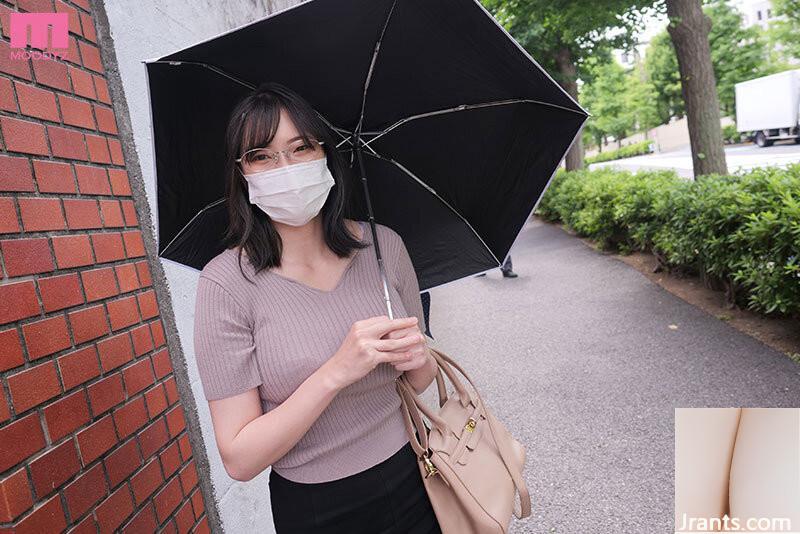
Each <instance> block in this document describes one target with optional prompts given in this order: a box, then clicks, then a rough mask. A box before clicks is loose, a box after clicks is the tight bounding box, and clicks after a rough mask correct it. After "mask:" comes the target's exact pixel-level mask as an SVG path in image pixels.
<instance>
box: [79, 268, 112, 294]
mask: <svg viewBox="0 0 800 534" xmlns="http://www.w3.org/2000/svg"><path fill="white" fill-rule="evenodd" d="M81 279H82V280H83V287H85V288H86V299H87V300H88V301H89V302H94V301H95V300H100V299H105V298H108V297H113V296H114V295H117V294H119V289H117V279H116V277H115V276H114V268H113V267H103V268H100V269H92V270H91V271H83V272H81Z"/></svg>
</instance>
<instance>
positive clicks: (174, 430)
mask: <svg viewBox="0 0 800 534" xmlns="http://www.w3.org/2000/svg"><path fill="white" fill-rule="evenodd" d="M166 417H167V428H168V429H169V435H170V437H172V438H174V437H175V436H177V435H178V434H180V433H181V432H183V431H184V430H185V429H186V419H185V418H184V416H183V406H181V405H178V406H175V407H174V408H172V409H171V410H170V411H168V412H167V416H166Z"/></svg>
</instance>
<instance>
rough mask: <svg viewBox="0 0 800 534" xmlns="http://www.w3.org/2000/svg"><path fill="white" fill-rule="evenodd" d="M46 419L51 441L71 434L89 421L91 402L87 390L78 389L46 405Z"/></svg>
mask: <svg viewBox="0 0 800 534" xmlns="http://www.w3.org/2000/svg"><path fill="white" fill-rule="evenodd" d="M44 419H45V422H46V424H47V433H48V434H49V436H50V441H51V442H56V441H58V440H60V439H61V438H63V437H65V436H67V435H68V434H71V433H72V432H74V431H75V430H76V429H78V428H80V427H81V426H83V425H85V424H86V423H88V422H89V404H88V401H87V399H86V392H85V391H83V390H79V391H76V392H75V393H73V394H72V395H69V396H67V397H64V398H62V399H59V400H57V401H56V402H54V403H53V404H51V405H49V406H47V407H45V409H44Z"/></svg>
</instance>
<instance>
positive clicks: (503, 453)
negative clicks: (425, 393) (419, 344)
mask: <svg viewBox="0 0 800 534" xmlns="http://www.w3.org/2000/svg"><path fill="white" fill-rule="evenodd" d="M428 348H429V349H430V351H431V354H432V355H433V357H434V358H435V359H436V362H437V363H438V364H439V367H440V368H442V369H444V370H445V374H446V375H447V377H448V378H450V379H451V380H452V381H453V383H454V385H456V383H458V384H459V385H461V388H462V389H463V387H464V386H463V384H461V383H460V381H458V379H457V378H455V373H453V371H452V368H450V365H452V366H453V367H455V368H456V369H457V370H458V372H459V373H461V374H462V375H463V376H464V378H466V379H467V381H468V382H469V384H470V385H471V386H472V389H473V390H474V392H475V395H476V397H477V399H478V401H479V402H480V406H482V407H484V406H485V404H484V402H483V398H482V397H481V395H480V392H479V391H478V388H477V387H476V386H475V383H474V382H473V381H472V379H471V378H470V377H469V375H468V374H467V373H466V371H464V369H463V368H462V367H461V366H460V365H459V364H458V363H456V362H455V361H454V360H453V359H452V358H451V357H450V356H448V355H447V354H445V353H443V352H441V351H439V350H437V349H435V348H433V347H428ZM448 364H449V365H448ZM438 378H439V372H438V370H437V379H438ZM396 382H397V383H398V385H399V387H402V388H403V389H404V393H405V394H406V395H409V397H410V398H409V399H406V398H404V395H403V394H401V396H400V397H401V400H402V401H403V405H404V407H405V408H406V410H407V411H408V412H409V413H410V414H411V417H412V418H415V419H419V420H420V421H421V417H420V415H419V412H420V411H422V413H424V414H425V416H427V417H428V418H429V419H430V420H431V421H432V422H433V424H434V425H436V426H439V427H440V430H444V431H445V432H447V431H449V428H448V427H447V424H446V423H444V421H443V420H441V418H440V417H439V416H438V415H433V414H432V412H431V410H430V408H428V406H427V405H426V404H425V403H424V402H422V401H421V400H420V399H419V397H418V396H417V394H416V392H414V389H413V387H411V386H410V383H408V378H407V377H406V376H405V375H404V374H403V375H400V376H399V377H398V378H397V379H396ZM401 382H402V385H400V383H401ZM438 385H439V382H438V380H437V387H438ZM438 389H439V392H440V393H441V389H442V388H438ZM456 389H458V385H456ZM398 391H399V388H398ZM462 398H463V397H462ZM409 400H410V401H411V402H410V404H413V405H414V408H416V409H415V410H412V409H411V406H410V404H409V402H408V401H409ZM445 400H446V398H445ZM442 404H443V403H442V402H441V397H440V406H441V405H442ZM473 404H474V403H473ZM465 406H466V405H465ZM431 415H433V417H431ZM437 420H438V421H437ZM486 421H487V422H488V423H489V431H490V432H491V434H492V439H494V442H495V444H496V445H497V451H498V453H499V454H500V458H501V459H502V460H503V464H504V465H505V467H506V471H508V474H509V475H510V476H511V480H512V481H513V482H514V486H515V487H516V489H517V492H518V494H519V505H520V506H519V508H520V511H519V513H517V510H516V509H515V510H514V515H515V516H516V517H517V518H518V519H522V518H523V517H527V516H529V515H530V513H531V498H530V493H529V492H528V488H527V486H526V485H525V482H524V480H522V477H521V475H520V474H519V473H517V472H516V470H514V469H512V467H511V458H513V457H514V456H513V452H512V451H511V450H510V449H509V448H508V445H509V444H508V443H507V442H506V441H505V440H498V439H497V434H496V432H495V429H494V425H493V424H492V416H491V414H487V417H486ZM439 423H443V424H444V427H441V426H440V424H439ZM407 428H408V426H407ZM417 430H418V432H419V433H420V434H422V433H423V432H425V428H424V424H423V426H422V429H420V426H419V425H418V426H417ZM409 434H413V432H410V433H409ZM415 441H416V440H415ZM417 445H418V446H419V447H422V445H421V444H420V443H419V442H417ZM427 445H428V440H427V436H426V438H425V446H424V447H422V448H423V452H424V453H425V454H427V451H428V446H427ZM412 448H415V447H414V443H412ZM415 450H416V448H415ZM423 452H419V451H418V453H419V454H423ZM514 504H515V505H516V499H515V503H514ZM515 508H516V507H515Z"/></svg>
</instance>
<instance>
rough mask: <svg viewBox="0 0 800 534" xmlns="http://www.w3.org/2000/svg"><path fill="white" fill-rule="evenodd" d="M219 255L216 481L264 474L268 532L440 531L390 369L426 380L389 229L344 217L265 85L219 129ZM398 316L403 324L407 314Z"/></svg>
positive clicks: (399, 245)
mask: <svg viewBox="0 0 800 534" xmlns="http://www.w3.org/2000/svg"><path fill="white" fill-rule="evenodd" d="M226 144H227V160H226V161H227V169H226V180H227V182H226V193H227V199H228V214H229V220H230V222H229V227H228V229H227V233H226V236H225V240H226V247H227V248H226V250H224V251H223V252H222V253H220V254H219V255H217V256H216V257H215V258H213V259H212V260H211V261H210V262H209V263H208V264H207V265H206V266H205V267H204V268H203V271H202V273H201V275H200V279H199V282H198V289H197V303H196V314H195V330H194V338H195V355H196V359H197V365H198V369H199V373H200V378H201V382H202V386H203V391H204V394H205V396H206V399H207V400H208V404H209V408H210V411H211V419H212V423H213V427H214V435H215V439H216V442H217V447H218V449H219V452H220V456H221V458H222V462H223V464H224V466H225V469H226V471H227V472H228V474H229V475H230V476H231V477H232V478H234V479H236V480H250V479H252V478H253V477H254V476H256V475H258V474H259V473H261V472H262V471H263V470H265V469H266V468H267V467H269V466H272V470H271V472H270V475H269V486H270V499H271V504H272V513H273V519H274V522H275V527H276V529H277V532H278V533H279V534H280V533H290V532H309V533H310V532H314V533H327V532H347V533H358V532H364V533H373V532H387V533H388V532H392V533H394V532H397V533H401V532H403V533H406V532H419V533H423V532H424V533H428V532H440V531H439V526H438V523H437V522H436V518H435V515H434V513H433V509H432V507H431V504H430V501H429V500H428V496H427V493H426V492H425V489H424V486H423V484H422V478H421V474H420V472H419V468H418V466H417V461H416V457H415V454H414V452H413V450H412V449H411V446H410V443H409V441H408V435H407V431H406V428H405V426H404V423H403V419H402V413H401V411H400V398H399V396H398V395H397V392H396V390H395V378H396V377H398V376H400V374H401V373H405V374H406V375H407V377H408V379H409V380H410V381H411V383H412V384H413V386H414V388H415V389H416V390H417V391H418V392H422V391H424V390H425V389H426V388H427V386H428V385H429V384H430V383H431V382H432V381H433V378H434V376H435V373H436V363H435V360H434V359H433V357H432V356H431V354H430V352H429V351H428V348H427V345H426V340H425V336H424V335H423V334H422V330H421V328H424V321H423V318H422V305H421V301H420V296H419V285H418V281H417V278H416V274H415V271H414V268H413V265H412V263H411V260H410V258H409V256H408V252H407V250H406V248H405V246H404V244H403V241H402V239H401V238H400V236H399V235H398V234H397V233H396V232H394V231H393V230H392V229H390V228H389V227H387V226H384V225H381V224H376V230H377V236H378V240H379V244H380V248H381V253H382V256H383V257H384V266H385V269H386V272H387V277H388V279H389V281H390V286H391V287H390V288H389V289H390V298H391V302H392V310H393V313H394V315H395V316H396V317H397V318H395V319H392V320H390V319H389V318H388V317H387V316H386V315H385V309H386V308H385V302H384V299H383V286H382V283H381V279H380V275H379V271H378V263H377V260H376V257H375V253H374V251H373V250H372V249H371V247H372V238H371V232H370V229H369V225H368V224H367V223H364V222H357V221H352V220H348V219H345V218H344V217H343V212H344V208H345V203H346V201H347V195H348V191H347V188H346V182H345V181H344V165H343V164H342V162H341V161H340V159H339V158H340V156H339V155H338V154H337V152H336V150H335V147H334V139H333V138H332V135H331V133H330V131H329V130H328V129H327V128H326V126H325V124H324V122H323V121H321V120H320V119H319V117H318V116H317V115H316V114H315V112H314V111H313V109H312V108H311V106H310V105H309V104H308V103H307V102H306V101H305V100H304V99H302V98H301V97H300V96H299V95H297V94H296V93H294V92H293V91H291V90H290V89H288V88H286V87H284V86H282V85H280V84H277V83H267V84H262V85H261V86H259V87H258V89H256V90H255V91H254V92H253V93H251V94H250V95H248V96H247V97H246V98H244V99H243V100H242V101H241V102H240V103H239V104H238V105H237V106H236V108H235V109H234V110H233V112H232V114H231V117H230V120H229V123H228V128H227V132H226ZM408 315H410V316H409V317H407V316H408Z"/></svg>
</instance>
